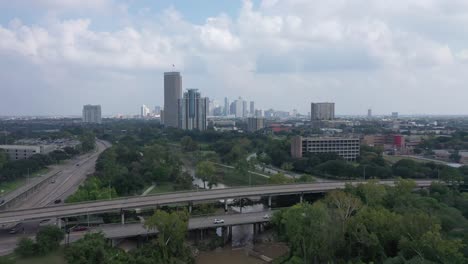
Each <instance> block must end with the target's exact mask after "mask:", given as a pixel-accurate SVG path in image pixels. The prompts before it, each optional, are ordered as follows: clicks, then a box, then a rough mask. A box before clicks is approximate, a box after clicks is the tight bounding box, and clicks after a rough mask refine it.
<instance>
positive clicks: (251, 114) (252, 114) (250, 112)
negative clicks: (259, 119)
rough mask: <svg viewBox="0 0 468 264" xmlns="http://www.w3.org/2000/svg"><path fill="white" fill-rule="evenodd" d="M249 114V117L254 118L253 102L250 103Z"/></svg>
mask: <svg viewBox="0 0 468 264" xmlns="http://www.w3.org/2000/svg"><path fill="white" fill-rule="evenodd" d="M249 114H250V116H255V103H254V101H250V111H249Z"/></svg>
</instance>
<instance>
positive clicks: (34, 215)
mask: <svg viewBox="0 0 468 264" xmlns="http://www.w3.org/2000/svg"><path fill="white" fill-rule="evenodd" d="M360 183H365V182H363V181H349V182H320V183H309V184H288V185H269V186H256V187H240V188H226V189H218V190H206V191H189V192H175V193H168V194H160V195H149V196H138V197H128V198H121V199H114V200H105V201H104V200H101V201H95V202H86V203H76V204H66V205H58V206H49V207H44V208H33V209H23V210H12V211H3V212H0V224H5V223H12V222H19V221H32V220H40V219H50V218H64V217H71V216H81V215H90V214H99V213H106V212H118V211H124V210H131V209H135V208H154V207H157V206H163V205H171V204H182V203H193V202H201V201H217V200H223V199H229V198H245V197H251V196H269V197H271V196H279V195H290V194H306V193H323V192H328V191H331V190H335V189H343V188H345V186H346V184H351V185H357V184H360ZM378 183H379V184H383V185H389V186H393V185H394V182H393V181H380V182H378ZM431 183H432V181H431V180H418V181H416V186H417V187H419V188H426V187H429V186H430V185H431Z"/></svg>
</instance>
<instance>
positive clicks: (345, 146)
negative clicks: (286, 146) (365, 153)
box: [291, 136, 361, 161]
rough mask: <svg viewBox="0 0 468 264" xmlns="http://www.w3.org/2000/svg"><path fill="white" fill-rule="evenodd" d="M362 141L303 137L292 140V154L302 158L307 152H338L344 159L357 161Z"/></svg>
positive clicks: (356, 139)
mask: <svg viewBox="0 0 468 264" xmlns="http://www.w3.org/2000/svg"><path fill="white" fill-rule="evenodd" d="M360 148H361V142H360V139H359V138H338V137H336V138H334V137H301V136H296V137H293V138H292V140H291V156H292V157H293V158H302V157H303V156H304V155H305V154H306V153H313V154H319V153H333V152H334V153H337V154H338V155H339V156H341V157H342V158H343V159H345V160H348V161H355V160H356V158H357V157H358V156H359V152H360Z"/></svg>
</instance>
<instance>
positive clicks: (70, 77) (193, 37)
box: [0, 0, 468, 116]
mask: <svg viewBox="0 0 468 264" xmlns="http://www.w3.org/2000/svg"><path fill="white" fill-rule="evenodd" d="M467 22H468V1H463V0H453V1H443V0H432V1H420V0H407V1H404V0H397V1H391V2H389V1H385V0H374V1H370V0H344V1H324V0H321V1H308V0H290V1H277V0H263V1H259V0H256V1H254V0H244V1H229V2H225V1H215V0H202V1H197V2H187V1H182V0H174V1H170V0H161V1H149V0H141V1H132V0H81V1H80V0H65V1H56V0H36V1H34V2H32V1H26V0H18V1H0V68H1V71H0V83H1V86H0V87H1V89H0V92H1V96H0V116H39V115H42V116H44V115H48V116H50V115H64V116H66V115H80V113H81V110H82V106H83V105H84V104H100V105H102V111H103V115H115V114H119V113H120V114H125V115H132V114H138V112H139V108H140V106H141V105H142V104H145V105H147V106H149V107H150V108H151V109H152V108H153V107H154V106H155V105H160V106H163V72H165V71H172V70H177V71H180V72H181V73H182V76H183V89H184V90H185V89H188V88H198V89H199V90H200V92H201V93H202V95H203V96H206V97H209V98H210V99H216V100H218V102H219V103H220V104H221V105H223V99H224V97H225V96H227V97H228V98H230V99H231V100H234V99H236V98H237V97H238V96H242V97H243V98H245V100H248V101H255V103H256V108H259V109H264V110H265V109H269V108H273V109H275V110H283V111H292V110H293V109H297V110H298V111H299V112H300V113H303V114H307V112H309V111H310V103H311V102H321V101H332V102H335V104H336V113H337V114H338V115H365V114H366V113H367V109H368V108H372V112H373V113H374V115H390V113H391V112H399V113H400V114H401V115H467V114H468V108H466V107H465V105H466V103H465V98H466V97H467V96H468V89H466V83H468V76H467V74H465V72H467V70H468V64H467V62H468V44H466V43H467V42H466V41H464V40H466V39H467V38H468V29H466V28H465V27H463V25H466V24H467ZM172 65H175V67H173V66H172ZM424 113H427V114H424Z"/></svg>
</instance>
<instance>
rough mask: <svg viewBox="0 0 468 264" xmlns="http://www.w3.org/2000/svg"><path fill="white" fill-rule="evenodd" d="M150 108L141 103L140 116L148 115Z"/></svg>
mask: <svg viewBox="0 0 468 264" xmlns="http://www.w3.org/2000/svg"><path fill="white" fill-rule="evenodd" d="M150 112H151V111H150V109H149V107H147V106H146V105H142V106H141V109H140V117H141V118H147V117H148V115H149V114H150Z"/></svg>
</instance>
